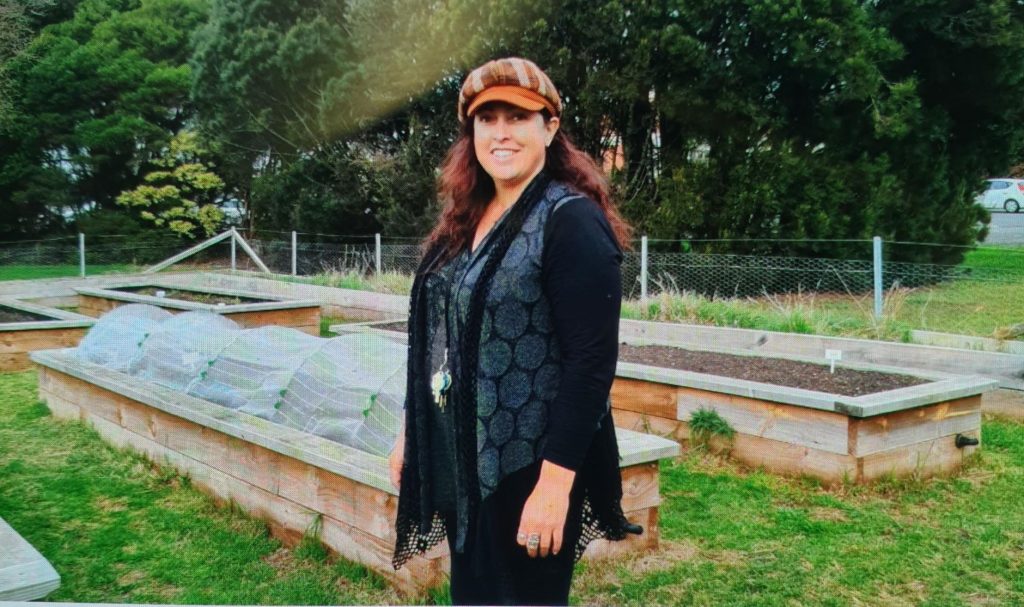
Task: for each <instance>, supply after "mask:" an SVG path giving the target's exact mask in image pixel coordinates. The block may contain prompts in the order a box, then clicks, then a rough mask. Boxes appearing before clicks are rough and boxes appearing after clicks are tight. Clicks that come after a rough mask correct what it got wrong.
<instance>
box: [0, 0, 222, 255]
mask: <svg viewBox="0 0 1024 607" xmlns="http://www.w3.org/2000/svg"><path fill="white" fill-rule="evenodd" d="M62 6H63V5H62ZM73 10H74V13H73V16H72V17H71V18H70V19H68V20H65V21H61V22H58V23H53V24H50V25H46V26H45V27H43V29H42V30H41V32H40V34H39V35H38V36H37V37H35V38H34V39H33V40H32V41H31V42H30V43H29V45H28V46H27V47H26V49H25V51H24V52H22V53H20V54H19V55H17V56H16V57H14V58H12V59H11V60H10V61H8V62H7V63H6V67H7V74H8V76H9V78H10V82H11V85H12V86H13V87H14V89H15V91H16V95H14V99H13V102H12V103H13V107H12V108H11V111H10V112H9V113H8V114H7V115H6V116H4V117H3V118H0V205H3V207H4V208H5V210H6V212H5V213H4V219H3V220H0V235H7V236H9V237H10V236H15V235H17V236H21V237H24V236H26V235H31V234H39V233H43V232H45V231H48V230H53V229H58V227H59V226H60V225H61V224H62V223H63V215H64V213H66V212H68V211H74V212H78V213H80V212H82V211H84V210H85V209H88V208H90V207H92V206H96V207H100V208H112V207H114V206H115V202H114V199H115V197H116V196H117V195H118V194H119V193H120V192H122V191H124V190H129V189H132V188H134V187H135V186H136V185H138V184H139V183H140V180H141V178H142V175H143V174H145V173H146V172H148V169H149V168H150V164H149V163H150V162H151V161H152V159H154V158H156V157H158V155H159V154H160V152H161V150H162V149H164V147H165V146H166V145H167V143H168V141H169V140H170V138H171V137H172V136H173V134H174V133H176V132H177V131H178V130H180V129H181V128H182V127H183V126H184V125H185V124H186V123H187V122H188V120H189V118H190V116H191V114H192V109H191V106H190V103H189V99H188V90H189V87H188V84H189V68H188V66H187V65H186V64H185V61H186V58H187V57H188V56H189V54H190V47H189V36H190V33H191V31H192V30H193V29H194V28H195V27H196V26H197V25H198V24H199V23H201V22H202V21H203V20H204V19H205V11H206V5H205V1H204V0H83V1H82V2H79V3H77V4H73ZM61 207H65V208H63V209H62V208H61Z"/></svg>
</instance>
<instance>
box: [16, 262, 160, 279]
mask: <svg viewBox="0 0 1024 607" xmlns="http://www.w3.org/2000/svg"><path fill="white" fill-rule="evenodd" d="M141 269H142V268H141V267H140V266H133V265H131V264H105V265H90V266H86V268H85V272H86V276H93V275H95V274H111V273H114V272H119V273H128V272H138V271H139V270H141ZM78 273H79V267H78V265H77V264H67V265H56V266H37V265H0V280H33V279H37V278H73V277H76V276H78V275H79V274H78Z"/></svg>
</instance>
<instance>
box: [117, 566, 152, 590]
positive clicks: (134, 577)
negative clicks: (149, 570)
mask: <svg viewBox="0 0 1024 607" xmlns="http://www.w3.org/2000/svg"><path fill="white" fill-rule="evenodd" d="M144 579H146V574H145V573H144V572H142V571H138V570H136V571H130V572H128V573H126V574H124V575H122V576H120V577H118V578H117V585H118V586H134V585H135V584H138V583H139V582H141V581H142V580H144Z"/></svg>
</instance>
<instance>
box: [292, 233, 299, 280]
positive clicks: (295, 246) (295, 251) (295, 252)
mask: <svg viewBox="0 0 1024 607" xmlns="http://www.w3.org/2000/svg"><path fill="white" fill-rule="evenodd" d="M298 266H299V237H298V234H297V233H296V232H295V230H292V276H298V275H299V272H298Z"/></svg>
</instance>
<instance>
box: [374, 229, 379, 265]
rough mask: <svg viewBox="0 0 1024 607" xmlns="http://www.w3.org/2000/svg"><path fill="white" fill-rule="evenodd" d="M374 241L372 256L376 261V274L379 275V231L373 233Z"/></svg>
mask: <svg viewBox="0 0 1024 607" xmlns="http://www.w3.org/2000/svg"><path fill="white" fill-rule="evenodd" d="M373 241H374V247H373V248H374V257H375V260H376V262H377V276H380V233H379V232H378V233H376V234H374V235H373Z"/></svg>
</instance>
